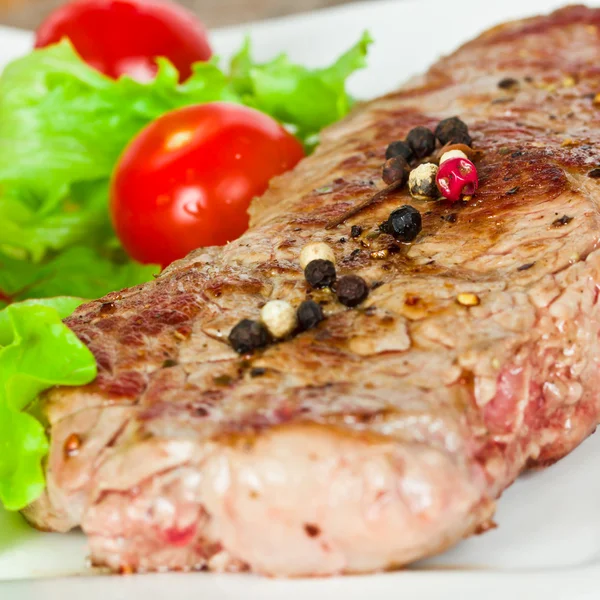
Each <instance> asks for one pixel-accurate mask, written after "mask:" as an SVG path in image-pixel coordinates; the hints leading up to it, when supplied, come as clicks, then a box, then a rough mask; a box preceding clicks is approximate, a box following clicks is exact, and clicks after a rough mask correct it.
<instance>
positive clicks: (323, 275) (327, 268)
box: [304, 258, 335, 288]
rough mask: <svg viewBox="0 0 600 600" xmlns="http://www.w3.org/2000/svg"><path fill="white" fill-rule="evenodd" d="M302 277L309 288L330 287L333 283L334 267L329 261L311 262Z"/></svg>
mask: <svg viewBox="0 0 600 600" xmlns="http://www.w3.org/2000/svg"><path fill="white" fill-rule="evenodd" d="M304 277H305V278H306V281H307V282H308V283H309V285H310V286H311V287H314V288H323V287H330V286H331V285H333V282H334V281H335V265H334V264H333V263H332V262H331V261H330V260H323V259H321V258H318V259H316V260H311V261H310V262H309V263H308V264H307V265H306V269H304Z"/></svg>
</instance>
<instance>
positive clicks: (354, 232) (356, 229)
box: [350, 225, 363, 238]
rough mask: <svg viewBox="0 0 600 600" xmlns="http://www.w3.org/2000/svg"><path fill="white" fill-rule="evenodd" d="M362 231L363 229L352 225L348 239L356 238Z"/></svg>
mask: <svg viewBox="0 0 600 600" xmlns="http://www.w3.org/2000/svg"><path fill="white" fill-rule="evenodd" d="M362 231H363V229H362V227H361V226H360V225H352V227H351V228H350V237H351V238H357V237H358V236H359V235H360V234H361V233H362Z"/></svg>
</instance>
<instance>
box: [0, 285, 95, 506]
mask: <svg viewBox="0 0 600 600" xmlns="http://www.w3.org/2000/svg"><path fill="white" fill-rule="evenodd" d="M82 302H83V300H81V299H79V298H68V297H62V298H52V299H46V300H42V301H25V302H22V303H16V304H12V305H10V306H9V307H8V308H5V309H4V310H2V311H0V504H3V505H4V507H5V508H6V509H8V510H20V509H22V508H24V507H25V506H27V505H28V504H30V503H31V502H33V501H34V500H35V499H36V498H37V497H38V496H39V495H40V494H41V493H42V491H43V490H44V486H45V481H44V473H43V469H42V459H43V457H44V456H45V455H46V454H47V452H48V440H47V437H46V433H45V429H44V426H43V424H42V423H40V422H39V421H38V420H37V419H36V418H35V417H34V416H32V415H31V414H29V413H28V412H27V409H28V408H29V407H30V406H31V405H32V403H33V402H34V401H35V400H36V398H37V397H38V395H39V394H40V393H41V392H43V391H44V390H46V389H48V388H51V387H53V386H55V385H84V384H86V383H89V382H90V381H92V380H93V379H95V377H96V361H95V359H94V356H93V355H92V353H91V352H90V351H89V350H88V348H87V347H86V346H85V345H84V344H83V343H82V342H81V341H80V340H79V339H78V338H77V336H76V335H75V334H74V333H73V332H72V331H71V330H70V329H69V328H68V327H67V326H66V325H65V324H64V323H63V322H62V318H64V317H65V316H67V315H68V314H70V313H71V312H72V311H73V310H74V309H75V308H76V307H77V306H79V304H81V303H82Z"/></svg>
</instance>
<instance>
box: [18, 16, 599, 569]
mask: <svg viewBox="0 0 600 600" xmlns="http://www.w3.org/2000/svg"><path fill="white" fill-rule="evenodd" d="M599 27H600V10H591V9H587V8H584V7H569V8H566V9H563V10H560V11H558V12H556V13H554V14H552V15H550V16H548V17H540V18H534V19H530V20H525V21H519V22H514V23H509V24H506V25H502V26H500V27H497V28H495V29H492V30H490V31H488V32H487V33H485V34H483V35H482V36H480V37H479V38H477V39H476V40H474V41H472V42H470V43H468V44H467V45H465V46H464V47H463V48H461V49H460V50H458V51H457V52H456V53H455V54H453V55H452V56H450V57H448V58H445V59H443V60H441V61H440V62H438V63H437V64H436V65H435V66H434V67H432V68H431V70H430V71H429V72H428V73H427V74H426V75H425V76H423V77H421V78H418V79H416V80H414V81H412V82H411V83H410V84H409V85H407V86H405V87H404V88H402V89H401V90H400V91H398V92H396V93H393V94H391V95H388V96H386V97H383V98H380V99H378V100H375V101H373V102H370V103H368V104H365V105H362V106H360V107H358V108H357V109H356V110H355V112H354V114H352V115H351V116H350V117H349V118H348V119H346V120H345V121H343V122H341V123H339V124H338V125H336V126H334V127H332V128H330V129H329V130H328V131H326V132H325V133H324V135H323V141H322V144H321V146H320V147H319V149H318V150H317V151H316V153H315V154H314V155H313V156H311V157H309V158H307V159H306V160H304V161H303V162H302V163H301V164H300V165H299V166H298V167H297V168H296V169H295V171H293V172H291V173H288V174H286V175H284V176H282V177H280V178H278V179H277V180H276V181H274V182H273V184H272V186H271V189H270V190H269V192H268V193H267V194H266V195H265V196H264V197H262V198H261V199H259V200H256V201H255V203H254V204H253V206H252V209H251V213H252V226H251V228H250V230H249V231H248V232H247V233H246V234H245V235H244V236H243V237H242V238H240V239H239V240H237V241H236V242H234V243H231V244H229V245H228V246H226V247H224V248H205V249H201V250H198V251H196V252H193V253H192V254H191V255H189V256H188V257H187V258H185V259H184V260H181V261H179V262H177V263H175V264H173V265H172V266H171V267H170V268H168V269H167V270H166V271H165V272H164V273H163V274H162V275H161V276H160V277H158V278H157V279H156V281H153V282H152V283H149V284H146V285H143V286H139V287H136V288H132V289H128V290H124V291H121V292H116V293H113V294H110V295H108V296H107V297H105V298H103V299H102V300H99V301H96V302H92V303H90V304H87V305H85V306H83V307H82V308H80V309H79V310H78V311H77V312H76V313H75V315H74V316H72V317H71V318H70V319H68V321H67V322H68V324H69V326H70V327H72V328H73V330H74V331H75V332H76V333H77V334H78V336H79V337H80V338H81V339H82V340H83V341H84V342H85V343H86V344H87V345H89V347H90V349H91V350H92V352H93V353H94V355H95V356H96V358H97V361H98V365H99V376H98V378H97V380H96V381H95V382H94V383H93V384H91V385H88V386H85V387H82V388H78V389H56V390H54V391H52V392H51V393H49V394H48V395H47V396H46V397H45V400H44V409H45V412H46V415H47V418H48V423H49V428H50V433H51V439H52V448H51V452H50V456H49V459H48V463H47V475H48V488H47V492H46V494H45V495H44V497H43V498H41V499H40V500H39V501H37V502H36V503H35V504H34V505H32V506H31V507H29V509H28V510H27V511H26V513H27V517H28V518H29V519H30V521H31V522H32V523H34V524H35V525H37V526H38V527H41V528H44V529H53V530H58V531H66V530H68V529H70V528H73V527H76V526H78V525H81V527H82V528H83V531H84V532H85V533H86V534H87V536H88V538H89V542H90V546H91V557H92V561H93V562H94V563H95V564H98V565H107V566H108V567H110V568H112V569H115V570H118V569H125V570H127V571H130V570H157V569H177V570H182V569H183V570H186V569H202V568H209V569H214V570H240V569H249V570H253V571H256V572H259V573H264V574H270V575H283V576H300V575H326V574H333V573H356V572H369V571H375V570H380V569H387V568H392V567H395V566H399V565H404V564H406V563H409V562H411V561H414V560H415V559H419V558H422V557H424V556H427V555H431V554H433V553H437V552H440V551H442V550H444V549H445V548H448V547H449V546H451V545H452V544H454V543H456V542H457V541H458V540H460V539H461V538H463V537H464V536H467V535H469V534H471V533H473V532H476V531H481V530H485V528H486V527H488V526H489V524H490V523H491V521H490V520H491V517H492V515H493V512H494V503H495V500H496V499H497V498H498V496H499V495H500V494H501V492H502V491H503V490H504V489H505V488H506V487H507V486H508V485H509V484H510V483H511V482H512V481H513V480H514V479H515V478H516V477H517V476H518V475H519V473H521V472H522V471H523V470H524V469H525V468H527V467H528V466H531V465H547V464H550V463H552V462H553V461H556V460H557V459H559V458H561V457H562V456H564V455H565V454H566V453H568V452H569V451H570V450H572V449H573V448H574V447H575V446H577V445H578V444H579V443H580V442H581V441H582V440H583V439H584V438H585V437H586V436H588V435H589V434H590V433H591V432H592V431H593V430H594V428H595V427H596V424H597V421H598V416H599V412H600V399H599V392H598V390H599V389H600V377H599V369H598V363H599V361H600V347H599V343H598V335H599V329H600V324H599V317H600V307H599V301H598V290H599V287H600V251H598V250H597V248H598V244H599V240H600V214H599V211H598V203H599V198H600V179H598V178H595V177H593V175H594V173H593V169H594V168H597V167H598V166H600V150H599V148H600V147H599V146H598V143H599V141H600V110H599V107H598V106H597V104H594V97H595V95H596V94H597V93H598V92H599V91H600V67H598V62H597V61H598V56H599V55H600V37H599V33H598V31H599V29H598V28H599ZM596 102H597V101H596ZM453 115H459V116H460V117H461V118H462V119H463V120H464V121H466V122H467V123H468V125H469V128H470V129H469V132H470V135H471V136H472V138H473V144H474V147H475V148H476V149H477V150H479V151H480V157H479V159H478V161H477V166H478V170H479V176H480V188H479V191H478V192H477V194H476V195H475V196H474V198H473V199H472V200H471V201H470V202H466V203H465V202H459V203H456V204H449V203H447V202H419V201H416V200H412V199H411V197H410V196H409V195H408V193H407V192H406V189H404V190H402V191H397V192H395V193H393V194H390V195H389V196H388V197H387V198H385V199H384V200H383V201H381V202H379V203H376V204H375V205H373V206H371V207H369V208H367V209H365V210H363V211H361V212H359V213H358V214H356V215H355V216H353V217H352V218H350V219H347V220H345V221H344V222H343V223H342V224H341V225H339V226H337V227H336V228H334V229H327V228H326V224H327V223H329V222H330V221H332V220H335V219H340V218H342V217H343V216H344V214H346V213H347V212H348V211H349V210H350V209H351V208H352V207H354V206H356V205H357V204H358V203H360V202H362V201H363V200H365V199H366V198H368V197H370V196H372V195H373V194H374V193H375V192H377V191H378V190H380V189H382V188H383V187H384V184H383V183H382V182H381V166H382V164H383V162H384V154H385V149H386V146H387V145H388V144H389V143H390V142H391V141H393V140H397V139H403V138H404V137H405V136H406V134H407V133H408V131H409V130H410V129H411V128H413V127H415V126H418V125H424V126H427V127H429V128H431V129H432V130H433V129H434V128H435V126H436V124H437V123H438V122H439V121H440V119H443V118H446V117H450V116H453ZM590 172H592V173H591V175H590V174H589V173H590ZM403 204H411V205H412V206H414V207H416V208H417V209H418V210H419V211H420V212H421V214H422V220H423V228H422V232H421V234H420V235H419V237H418V238H417V239H416V240H415V242H414V243H412V244H399V243H397V242H396V241H395V240H394V238H392V237H391V236H390V235H388V234H387V233H382V232H380V231H378V226H379V224H380V223H381V222H382V221H384V220H385V219H386V218H387V216H388V215H389V213H390V211H391V210H393V209H394V208H397V207H398V206H401V205H403ZM352 225H359V226H360V227H361V228H362V234H358V235H357V233H356V232H357V231H359V230H358V229H357V228H355V230H354V233H353V236H351V235H350V233H351V226H352ZM310 241H325V242H327V243H329V244H330V246H331V247H332V248H333V249H334V252H335V255H336V262H337V268H338V273H339V274H356V275H360V276H361V277H363V278H364V279H365V280H366V281H367V282H368V283H369V284H370V286H371V288H372V289H371V291H370V294H369V296H368V298H367V300H366V301H365V302H364V303H363V304H361V305H360V306H358V307H357V308H353V309H348V308H346V307H344V306H342V305H341V304H339V303H338V302H337V301H336V298H335V295H334V294H332V293H331V292H329V291H327V290H318V291H314V290H310V288H308V286H307V284H306V281H305V279H304V276H303V273H302V270H301V268H300V266H299V260H298V257H299V253H300V250H301V249H302V247H303V246H304V245H305V244H306V243H308V242H310ZM461 294H469V296H466V297H465V296H460V298H459V295H461ZM307 296H310V297H312V298H313V299H315V300H316V301H318V302H321V304H322V306H323V309H324V312H325V315H326V319H325V320H324V321H323V322H321V323H320V324H319V326H318V327H316V328H314V329H312V330H310V331H307V332H305V333H301V334H298V335H296V336H294V337H292V338H291V339H287V340H285V341H282V342H279V343H277V344H271V345H270V346H269V347H268V348H266V349H264V350H261V351H259V352H256V353H254V354H253V355H251V356H239V355H237V354H236V353H235V352H234V351H233V349H232V348H231V347H230V345H229V344H228V343H227V336H228V334H229V332H230V331H231V329H232V327H233V326H234V325H235V324H236V323H238V322H239V321H240V320H241V319H244V318H251V319H252V318H254V319H255V318H258V314H259V311H260V308H261V306H263V304H264V303H265V301H266V300H268V299H286V300H288V301H289V302H291V303H292V304H293V305H294V306H297V305H298V304H299V303H300V302H301V301H302V300H304V299H305V298H306V297H307ZM463 298H466V300H463V302H462V304H461V301H460V300H461V299H463ZM457 299H458V301H457Z"/></svg>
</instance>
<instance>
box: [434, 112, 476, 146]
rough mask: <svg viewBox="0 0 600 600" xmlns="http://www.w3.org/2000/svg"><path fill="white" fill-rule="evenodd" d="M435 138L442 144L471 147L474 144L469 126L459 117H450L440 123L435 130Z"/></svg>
mask: <svg viewBox="0 0 600 600" xmlns="http://www.w3.org/2000/svg"><path fill="white" fill-rule="evenodd" d="M435 137H436V138H437V139H438V140H440V142H441V143H442V144H465V145H466V146H470V145H471V144H472V143H473V140H472V139H471V136H470V135H469V128H468V127H467V124H466V123H465V122H464V121H461V120H460V119H459V118H458V117H450V118H449V119H444V120H443V121H440V122H439V123H438V126H437V127H436V128H435Z"/></svg>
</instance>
